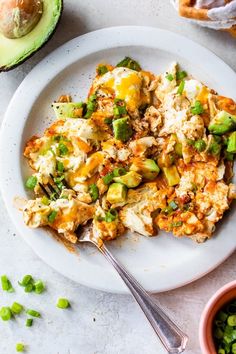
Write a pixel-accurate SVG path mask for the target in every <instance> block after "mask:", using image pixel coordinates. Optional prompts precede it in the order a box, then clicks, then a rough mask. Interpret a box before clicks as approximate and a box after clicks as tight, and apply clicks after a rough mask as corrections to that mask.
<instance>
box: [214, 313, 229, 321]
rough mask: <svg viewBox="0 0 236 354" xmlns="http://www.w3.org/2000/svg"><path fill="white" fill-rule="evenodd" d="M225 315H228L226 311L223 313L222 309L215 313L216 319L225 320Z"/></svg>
mask: <svg viewBox="0 0 236 354" xmlns="http://www.w3.org/2000/svg"><path fill="white" fill-rule="evenodd" d="M227 317H228V315H227V313H225V312H224V311H220V312H219V313H218V314H217V317H216V319H217V320H220V321H223V322H224V321H226V320H227Z"/></svg>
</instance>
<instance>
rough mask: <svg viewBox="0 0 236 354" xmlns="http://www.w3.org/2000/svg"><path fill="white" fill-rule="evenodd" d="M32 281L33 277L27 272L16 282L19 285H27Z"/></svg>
mask: <svg viewBox="0 0 236 354" xmlns="http://www.w3.org/2000/svg"><path fill="white" fill-rule="evenodd" d="M32 282H33V277H32V275H30V274H27V275H25V276H24V277H23V279H22V281H21V282H18V284H19V285H20V286H26V285H28V284H30V283H32Z"/></svg>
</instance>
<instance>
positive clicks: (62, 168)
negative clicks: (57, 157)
mask: <svg viewBox="0 0 236 354" xmlns="http://www.w3.org/2000/svg"><path fill="white" fill-rule="evenodd" d="M57 171H58V172H61V173H62V172H64V165H63V163H62V162H61V161H57Z"/></svg>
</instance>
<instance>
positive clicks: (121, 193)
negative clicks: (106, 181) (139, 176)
mask: <svg viewBox="0 0 236 354" xmlns="http://www.w3.org/2000/svg"><path fill="white" fill-rule="evenodd" d="M126 194H127V187H126V186H125V185H124V184H122V183H112V184H111V185H110V187H109V189H108V192H107V200H108V202H109V203H111V204H116V203H123V202H125V200H126Z"/></svg>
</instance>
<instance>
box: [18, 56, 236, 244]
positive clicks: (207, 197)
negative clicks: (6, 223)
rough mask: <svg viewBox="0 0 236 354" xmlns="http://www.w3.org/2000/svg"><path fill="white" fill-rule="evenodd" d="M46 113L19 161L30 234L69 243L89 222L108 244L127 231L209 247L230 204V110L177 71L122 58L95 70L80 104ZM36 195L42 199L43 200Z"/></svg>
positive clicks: (235, 137) (234, 110) (235, 148)
mask: <svg viewBox="0 0 236 354" xmlns="http://www.w3.org/2000/svg"><path fill="white" fill-rule="evenodd" d="M68 97H69V96H66V102H65V100H64V99H63V100H62V99H61V100H59V101H58V102H57V103H54V104H53V107H54V110H55V113H56V118H57V119H56V120H55V122H54V123H53V124H52V125H51V126H50V127H48V129H47V130H46V131H45V133H44V134H43V136H42V137H36V136H34V137H32V138H31V139H30V140H29V141H28V142H27V144H26V146H25V150H24V156H25V157H26V158H27V160H28V162H29V165H30V167H31V168H32V169H33V175H32V176H31V177H30V178H29V179H28V180H27V181H26V187H27V188H29V189H31V190H33V191H34V193H35V195H36V198H35V199H32V200H29V201H28V203H27V204H26V206H25V209H24V221H25V223H26V225H28V226H29V227H33V228H37V227H41V226H49V227H51V228H52V229H54V230H56V231H57V232H58V233H59V234H61V235H63V236H64V237H66V238H67V239H68V240H70V241H71V242H73V243H75V242H76V241H77V234H76V232H77V228H78V227H79V225H84V224H86V223H87V222H88V221H89V220H92V222H93V234H94V236H95V237H97V238H99V239H101V240H112V239H115V238H116V237H118V236H120V235H122V234H123V233H124V232H125V231H126V230H127V229H130V230H131V231H133V232H137V233H139V234H141V235H145V236H155V235H156V234H157V233H158V229H161V230H165V231H167V232H172V233H173V234H174V236H176V237H183V236H186V237H188V238H191V239H193V240H194V241H196V242H203V241H205V240H206V239H208V238H210V237H211V236H212V234H213V232H214V230H215V227H216V223H217V222H218V221H219V220H220V219H221V218H222V217H223V215H224V212H225V211H226V210H227V209H229V207H230V203H231V202H232V200H233V199H235V198H236V186H235V185H234V184H232V183H230V181H231V178H232V176H233V159H234V154H235V153H236V103H235V102H234V101H233V100H232V99H229V98H226V97H223V96H219V95H217V94H216V93H215V92H214V91H213V90H211V89H210V88H208V87H207V86H205V85H204V84H203V83H201V82H199V81H198V80H196V79H195V78H193V77H191V75H189V74H188V73H186V72H185V71H182V70H180V68H179V67H178V65H177V64H176V63H172V64H171V65H170V68H169V69H168V70H167V71H166V72H165V73H163V74H160V75H155V74H153V73H151V72H147V71H144V70H142V69H141V67H140V65H139V64H138V63H137V62H136V61H134V60H133V59H131V58H128V57H126V58H125V59H124V60H122V62H120V63H118V64H117V66H111V65H108V64H100V65H98V67H97V74H96V77H95V78H94V80H93V82H92V85H91V88H90V90H89V94H88V97H87V100H86V101H85V102H76V103H74V102H71V101H70V100H69V99H68ZM45 189H46V191H47V195H45Z"/></svg>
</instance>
